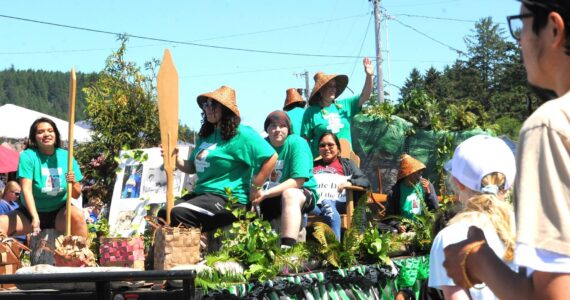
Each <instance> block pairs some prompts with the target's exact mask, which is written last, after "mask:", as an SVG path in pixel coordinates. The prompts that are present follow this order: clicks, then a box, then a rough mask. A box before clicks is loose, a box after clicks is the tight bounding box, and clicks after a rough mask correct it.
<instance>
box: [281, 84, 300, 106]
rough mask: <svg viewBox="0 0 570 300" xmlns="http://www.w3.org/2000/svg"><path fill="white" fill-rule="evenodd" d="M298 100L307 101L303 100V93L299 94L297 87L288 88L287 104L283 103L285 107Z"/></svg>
mask: <svg viewBox="0 0 570 300" xmlns="http://www.w3.org/2000/svg"><path fill="white" fill-rule="evenodd" d="M298 102H303V103H305V100H303V97H302V96H301V94H299V92H298V91H297V89H293V88H291V89H288V90H287V98H285V104H283V109H285V108H287V106H289V105H291V104H293V103H298Z"/></svg>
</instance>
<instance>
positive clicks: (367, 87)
mask: <svg viewBox="0 0 570 300" xmlns="http://www.w3.org/2000/svg"><path fill="white" fill-rule="evenodd" d="M362 63H363V64H364V73H366V79H365V80H364V87H363V88H362V92H361V93H360V100H359V101H358V106H359V107H360V108H362V105H364V103H365V102H366V101H368V99H370V95H372V87H373V84H372V75H374V67H373V66H372V62H371V61H370V58H368V57H365V58H364V60H363V61H362Z"/></svg>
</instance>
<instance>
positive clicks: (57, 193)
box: [0, 118, 88, 238]
mask: <svg viewBox="0 0 570 300" xmlns="http://www.w3.org/2000/svg"><path fill="white" fill-rule="evenodd" d="M67 156H68V152H67V150H65V149H63V148H61V137H60V134H59V130H58V129H57V126H56V124H55V123H54V122H53V121H52V120H51V119H48V118H39V119H37V120H36V121H34V123H32V126H31V127H30V133H29V137H28V145H27V148H26V150H24V151H23V152H22V153H21V154H20V162H19V164H18V173H17V174H18V175H17V176H18V178H19V180H20V185H21V187H22V194H23V201H22V206H20V207H19V208H18V209H16V210H14V211H12V212H11V213H10V214H8V215H6V216H0V230H1V231H2V232H4V233H6V234H7V235H9V236H11V235H21V234H27V233H31V232H34V233H37V232H39V231H40V230H41V229H47V228H55V229H56V230H57V231H59V232H65V229H66V218H65V215H66V214H67V213H68V212H67V210H66V205H65V204H66V200H67V193H71V195H72V197H73V198H78V197H79V196H80V195H81V184H80V183H79V181H81V180H82V179H83V175H81V170H80V169H79V165H78V164H77V161H75V159H73V161H72V169H71V170H68V168H67V167H68V166H67ZM68 182H71V183H72V189H71V191H68V189H67V183H68ZM20 199H22V198H20ZM71 234H72V235H76V236H82V237H84V238H87V234H88V233H87V223H86V222H85V218H84V216H83V211H82V210H81V208H78V207H75V206H72V207H71Z"/></svg>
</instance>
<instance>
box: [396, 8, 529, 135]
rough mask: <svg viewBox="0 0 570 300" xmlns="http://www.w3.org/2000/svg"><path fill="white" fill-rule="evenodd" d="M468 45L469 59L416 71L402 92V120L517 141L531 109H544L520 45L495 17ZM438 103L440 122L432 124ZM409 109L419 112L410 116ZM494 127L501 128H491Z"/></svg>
mask: <svg viewBox="0 0 570 300" xmlns="http://www.w3.org/2000/svg"><path fill="white" fill-rule="evenodd" d="M465 43H466V46H467V55H466V57H461V58H459V59H457V60H456V61H455V63H453V64H452V65H450V66H446V67H445V68H444V69H443V71H441V72H438V71H437V70H435V69H434V68H430V69H428V70H427V71H426V72H425V74H424V75H422V74H421V73H420V71H419V70H417V69H414V70H412V72H411V73H410V75H409V77H408V79H407V80H406V82H405V84H404V86H403V88H402V90H401V98H400V102H401V104H402V106H401V107H399V108H397V113H398V115H399V116H402V117H403V118H405V119H406V120H409V121H411V122H412V123H414V124H415V125H416V124H417V125H419V127H420V128H424V129H428V130H429V129H430V127H431V128H433V129H446V130H465V129H472V128H475V127H481V128H492V129H494V130H495V131H496V133H497V134H499V135H500V134H506V135H508V136H509V137H511V138H516V134H515V133H514V132H513V131H514V130H516V128H518V127H520V125H521V124H522V122H523V120H524V119H525V118H526V117H527V116H528V115H529V113H530V112H529V106H530V108H531V109H536V108H537V107H538V105H539V104H540V101H539V100H538V98H537V97H536V96H534V95H533V94H532V92H531V91H530V89H529V87H528V84H527V79H526V72H525V70H524V66H523V64H522V60H521V55H520V51H519V49H518V47H517V45H515V44H514V43H513V42H512V41H511V38H510V36H508V35H507V34H506V33H505V31H504V30H503V29H502V28H501V27H500V26H499V25H498V24H496V23H494V22H493V20H492V19H491V18H484V19H481V20H480V21H479V22H477V23H476V24H475V27H474V28H473V30H472V31H471V33H470V34H469V35H467V36H466V37H465ZM419 91H421V93H419V94H418V92H419ZM418 102H421V103H423V104H422V105H423V106H424V108H421V107H419V106H418V104H420V103H418ZM434 102H437V104H438V106H439V109H436V113H435V116H436V118H437V119H435V120H434V119H431V121H430V115H431V114H432V113H431V112H430V111H429V110H430V109H431V108H432V107H433V103H434ZM410 106H412V107H415V110H412V111H407V112H406V109H408V108H409V107H410ZM422 109H425V110H426V111H423V112H422ZM504 117H508V118H504ZM499 120H501V121H499ZM495 123H501V124H499V126H492V125H491V124H495Z"/></svg>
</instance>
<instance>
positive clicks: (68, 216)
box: [65, 67, 77, 236]
mask: <svg viewBox="0 0 570 300" xmlns="http://www.w3.org/2000/svg"><path fill="white" fill-rule="evenodd" d="M76 81H77V80H76V77H75V68H74V67H71V74H70V76H69V130H68V131H69V135H68V139H67V141H68V150H67V151H68V152H67V153H68V155H67V172H70V171H72V170H73V127H74V123H75V83H76ZM72 191H73V182H67V203H66V207H65V208H66V211H67V214H66V219H65V224H66V228H65V235H66V236H71V197H72V194H73V192H72Z"/></svg>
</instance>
